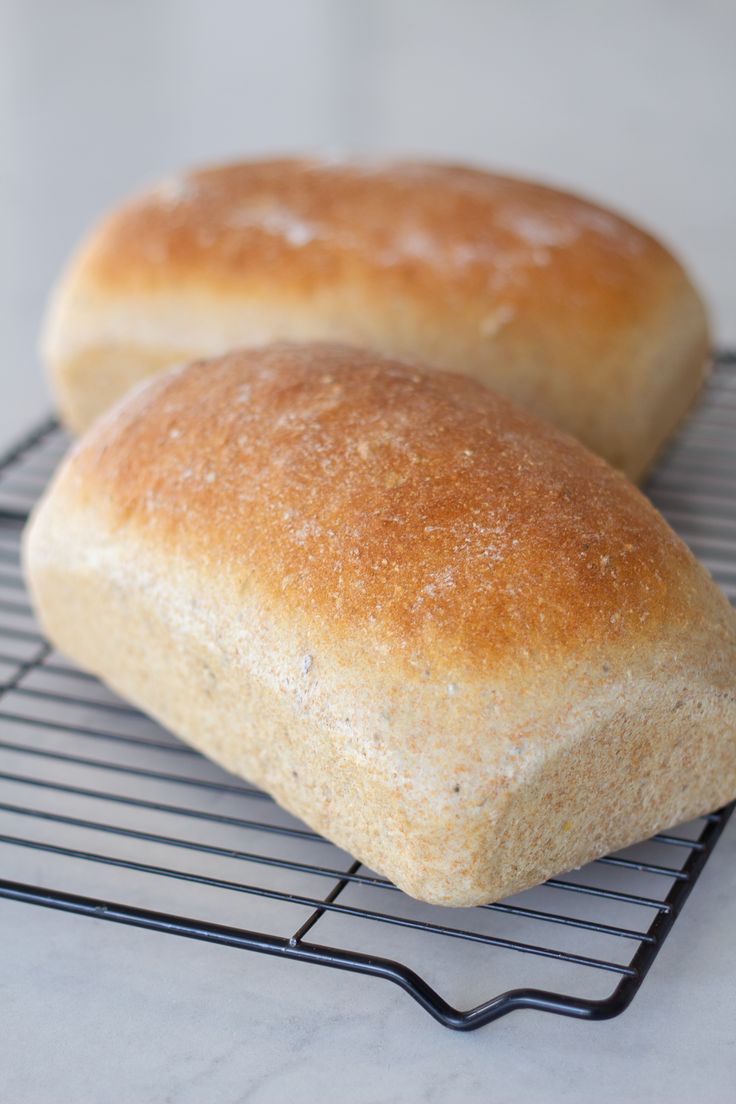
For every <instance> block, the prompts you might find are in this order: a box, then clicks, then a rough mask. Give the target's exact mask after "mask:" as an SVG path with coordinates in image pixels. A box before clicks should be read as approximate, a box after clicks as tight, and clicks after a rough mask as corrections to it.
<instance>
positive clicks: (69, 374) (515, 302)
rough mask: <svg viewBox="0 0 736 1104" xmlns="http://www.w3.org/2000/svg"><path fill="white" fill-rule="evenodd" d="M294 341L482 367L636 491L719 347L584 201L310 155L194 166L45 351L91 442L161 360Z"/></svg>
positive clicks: (644, 245) (658, 270) (55, 324)
mask: <svg viewBox="0 0 736 1104" xmlns="http://www.w3.org/2000/svg"><path fill="white" fill-rule="evenodd" d="M274 340H295V341H313V340H321V341H344V342H350V343H352V344H356V345H361V346H364V347H366V348H369V349H372V350H375V351H379V352H382V353H384V354H386V355H389V356H399V357H406V358H408V359H410V360H416V361H421V362H422V363H426V364H430V365H433V366H435V367H439V368H444V369H446V370H449V371H452V372H457V373H460V374H463V375H469V376H472V377H474V378H475V379H477V380H479V381H480V382H481V383H485V384H487V385H490V386H492V387H493V388H494V389H495V390H498V391H499V392H501V394H504V395H506V396H508V397H510V398H512V399H515V400H516V401H518V402H520V403H521V404H522V405H524V406H525V407H526V408H527V409H529V410H531V411H532V412H534V413H536V414H539V415H542V416H543V417H547V418H549V419H550V420H551V421H552V422H554V423H555V424H556V425H557V426H559V427H560V428H562V429H564V430H566V431H567V432H569V433H572V434H573V435H574V436H576V437H577V438H578V439H579V440H581V441H583V442H584V444H586V445H587V446H588V447H589V448H591V449H592V450H593V451H594V452H597V453H598V454H599V455H601V456H603V457H605V458H606V459H607V460H608V461H609V462H610V463H612V464H613V465H614V466H616V467H619V468H621V469H622V470H623V471H625V472H626V473H627V474H628V475H629V476H630V477H631V478H634V479H636V478H638V477H640V476H641V475H642V474H643V473H644V471H645V470H646V468H647V466H648V464H649V463H650V462H651V460H652V458H653V456H654V455H655V454H656V452H657V450H658V449H659V448H660V447H661V445H662V444H663V442H664V441H665V440H666V439H667V437H668V436H669V434H670V433H671V432H672V431H673V429H674V428H675V426H676V425H677V424H678V422H679V421H680V420H681V418H682V417H683V415H684V414H685V412H686V411H687V409H688V407H689V406H690V405H691V403H692V402H693V400H694V398H695V396H696V394H697V392H698V389H699V387H700V385H701V382H702V379H703V372H704V366H705V363H706V357H707V349H708V334H707V325H706V319H705V314H704V310H703V306H702V304H701V302H700V299H699V298H698V295H697V293H696V292H695V290H694V289H693V286H692V284H691V283H690V281H689V280H688V278H687V276H686V275H685V273H684V272H683V270H682V268H681V267H680V265H679V264H678V263H677V262H676V261H675V260H674V259H673V257H672V256H671V255H670V254H669V253H668V252H667V251H666V250H665V249H664V248H663V247H662V246H661V245H659V244H658V243H657V242H656V241H654V240H653V239H652V238H651V237H649V236H648V235H647V234H645V233H643V232H642V231H641V230H639V229H637V228H636V227H634V226H632V225H630V224H629V223H627V222H625V221H624V220H623V219H621V218H619V217H617V216H615V215H613V214H611V213H609V212H607V211H604V210H602V209H601V208H599V207H596V206H593V205H592V204H590V203H587V202H585V201H584V200H582V199H579V198H578V197H576V196H572V195H566V194H563V193H561V192H558V191H554V190H553V189H551V188H546V187H541V186H539V185H535V184H531V183H528V182H525V181H521V180H512V179H507V178H504V177H499V176H493V175H491V174H489V173H485V172H481V171H478V170H473V169H468V168H460V167H456V166H446V165H423V164H396V165H393V166H388V167H387V166H384V167H373V168H372V167H370V166H368V165H360V164H352V165H351V164H344V163H343V164H334V163H333V164H329V163H320V162H316V161H290V160H284V161H270V162H254V163H246V164H239V165H230V166H227V167H224V168H215V169H210V170H206V171H203V172H194V173H192V174H190V175H188V176H184V177H182V178H181V179H178V180H174V181H170V182H168V183H165V184H163V185H161V186H159V187H158V188H155V189H153V190H152V191H150V192H148V193H147V194H145V195H143V196H142V197H141V198H139V199H136V200H134V201H133V202H131V203H129V204H127V205H126V206H124V207H123V208H121V209H120V210H119V211H117V212H115V213H114V214H112V215H111V216H110V217H109V218H107V219H106V220H104V221H103V222H102V224H101V225H100V226H98V227H97V229H96V230H94V231H93V233H92V235H91V237H90V238H89V239H88V241H87V242H86V243H85V244H84V245H83V247H82V249H81V251H80V252H79V253H78V255H77V256H76V258H75V259H74V260H73V261H72V263H71V265H70V267H69V270H68V272H67V273H66V275H65V276H64V278H63V280H62V282H61V284H60V286H59V288H58V291H57V292H56V295H55V297H54V300H53V305H52V307H51V310H50V314H49V318H48V323H47V327H46V333H45V338H44V342H43V347H44V353H45V359H46V360H47V362H48V366H49V370H50V375H51V379H52V381H53V387H54V390H55V393H56V398H57V402H58V406H59V409H60V411H61V414H62V416H63V418H64V420H65V421H66V423H67V424H68V425H69V426H70V427H71V428H72V429H73V430H75V431H78V430H82V429H84V428H85V427H86V426H87V425H89V424H90V422H92V420H93V419H94V418H95V417H97V415H98V414H99V413H100V412H101V411H102V410H104V409H105V408H106V407H107V406H109V405H110V403H112V402H113V401H114V400H116V399H117V398H118V397H119V396H120V395H122V394H123V392H125V391H127V390H128V388H129V387H130V386H131V385H132V384H134V383H136V382H137V381H138V380H140V379H142V378H143V377H145V376H149V375H151V374H152V373H154V372H157V371H158V370H160V369H161V368H163V367H166V366H168V365H171V364H173V363H178V362H183V361H186V360H190V359H194V358H195V357H204V356H208V357H209V356H215V355H218V354H221V353H224V352H226V351H227V350H229V349H232V348H237V347H239V346H243V345H260V344H264V343H267V342H270V341H274Z"/></svg>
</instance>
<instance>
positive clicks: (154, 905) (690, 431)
mask: <svg viewBox="0 0 736 1104" xmlns="http://www.w3.org/2000/svg"><path fill="white" fill-rule="evenodd" d="M735 430H736V356H735V355H734V354H728V353H723V354H719V355H718V356H717V357H716V361H715V365H714V370H713V373H712V376H711V381H710V384H709V386H708V388H707V390H706V393H705V395H704V398H703V401H702V403H701V404H700V406H699V407H698V409H697V411H696V412H695V414H694V415H693V416H692V418H691V419H690V421H689V423H688V424H687V426H686V427H685V429H684V430H683V431H682V433H681V434H680V435H679V436H678V438H677V440H676V441H675V443H674V444H673V445H672V446H671V447H670V449H669V451H668V453H667V455H666V456H665V457H664V458H663V460H662V462H661V463H660V464H659V466H658V467H657V468H656V470H655V472H654V473H653V475H652V476H651V479H650V481H649V483H648V486H647V491H648V493H649V494H650V496H651V497H652V499H653V501H654V502H655V503H656V505H657V506H658V507H659V508H660V509H661V510H662V512H663V513H664V514H665V516H666V517H667V518H668V519H669V521H670V522H671V524H672V525H673V527H674V528H675V529H676V530H678V531H679V532H680V534H681V535H682V536H683V538H684V539H685V540H686V541H687V542H688V543H689V544H690V546H691V548H692V549H693V551H694V552H695V554H696V555H698V556H699V558H700V559H701V560H702V561H703V562H704V563H705V564H706V566H707V567H708V568H709V569H710V570H711V572H712V573H713V575H714V577H715V578H716V579H717V581H718V582H719V583H720V585H721V586H722V587H723V589H724V590H725V592H726V593H727V595H728V596H729V598H730V599H731V600H734V599H736V463H734V461H736V434H735V432H734V431H735ZM67 444H68V442H67V439H66V437H65V434H64V433H63V431H62V430H61V429H60V428H59V426H58V425H57V424H56V422H55V421H53V420H48V421H46V422H44V423H42V424H40V425H39V426H37V427H36V428H35V429H34V430H33V431H32V432H31V433H30V434H28V435H27V436H26V437H25V438H24V439H23V440H21V441H20V442H19V443H18V444H16V445H15V446H14V447H13V448H12V449H11V450H9V451H8V452H7V453H6V454H5V455H4V456H2V457H0V856H1V859H0V863H1V865H0V872H2V875H3V876H2V877H1V878H0V898H6V899H9V900H13V901H18V902H26V903H29V904H36V905H41V906H44V907H47V908H50V909H60V910H63V911H65V912H70V913H75V914H77V915H80V916H89V917H96V918H98V919H103V920H107V921H113V922H118V923H122V924H128V925H133V926H135V927H138V928H143V929H148V930H150V931H157V932H166V933H169V934H174V935H179V936H184V937H188V938H191V939H198V940H204V941H206V942H209V943H215V944H221V945H226V946H229V947H235V948H241V949H248V950H252V951H260V952H263V953H266V954H270V955H276V956H279V957H281V958H286V959H292V960H295V961H300V962H308V963H315V964H321V965H326V966H331V967H335V968H338V969H343V970H348V971H354V972H357V973H362V974H368V975H372V976H374V977H380V978H385V979H387V980H389V981H392V982H394V983H395V984H396V985H398V986H400V987H401V988H402V989H403V990H405V991H406V992H407V993H408V994H409V995H410V996H412V997H413V998H414V1000H416V1001H417V1002H418V1003H419V1004H420V1005H421V1006H422V1007H423V1008H425V1009H426V1011H427V1012H429V1013H430V1014H431V1015H432V1016H433V1017H434V1018H435V1019H436V1020H438V1021H439V1022H440V1023H441V1024H443V1025H444V1026H446V1027H449V1028H454V1029H456V1030H463V1031H467V1030H471V1029H474V1028H477V1027H480V1026H481V1025H483V1024H487V1023H490V1022H491V1021H492V1020H495V1019H497V1018H498V1017H500V1016H503V1015H505V1014H506V1013H508V1012H511V1011H514V1010H516V1009H521V1008H527V1009H537V1010H540V1011H545V1012H552V1013H557V1014H560V1015H563V1016H572V1017H576V1018H579V1019H588V1020H598V1019H605V1018H609V1017H612V1016H615V1015H618V1014H619V1013H620V1012H622V1011H623V1010H624V1009H625V1008H626V1007H627V1006H628V1005H629V1003H630V1002H631V1000H632V999H633V998H634V996H635V995H636V993H637V992H638V990H639V988H640V986H641V984H642V982H643V980H644V978H645V976H646V974H647V972H648V970H649V969H650V967H651V966H652V964H653V962H654V961H655V959H656V957H657V955H658V953H659V950H660V948H661V946H662V944H663V942H664V940H665V938H666V936H667V935H668V933H669V931H670V930H671V928H672V926H673V924H674V923H675V921H676V920H677V917H678V915H679V914H680V912H681V910H682V908H683V905H684V904H685V901H686V899H687V897H688V895H689V893H690V892H691V890H692V888H693V886H694V885H695V883H696V881H697V880H698V877H699V875H700V873H701V871H702V870H703V867H704V866H705V864H706V862H707V861H708V858H709V857H710V855H711V853H712V851H713V848H714V846H715V844H716V841H717V840H718V837H719V836H720V834H721V833H722V832H723V830H724V828H725V826H726V823H727V822H728V819H729V817H730V815H731V813H732V811H733V806H729V807H727V808H725V809H722V810H720V811H719V812H716V813H713V814H711V815H709V816H705V817H702V818H700V819H699V820H697V821H695V822H693V823H692V824H689V825H685V826H679V827H678V828H677V829H676V830H673V831H671V832H663V833H660V834H659V835H657V836H655V837H654V838H653V839H652V840H649V841H647V842H646V843H643V844H639V845H637V846H636V847H633V848H629V849H627V850H626V851H624V852H619V853H616V854H614V855H609V856H606V857H604V858H601V859H599V860H597V861H596V862H594V863H590V864H588V866H586V867H583V868H582V869H581V870H577V871H572V872H570V873H568V874H565V875H564V876H560V877H557V878H552V879H550V880H549V881H548V882H546V883H545V884H544V885H542V886H539V887H537V888H536V889H533V890H529V891H527V892H526V893H523V894H520V895H518V896H516V897H514V898H511V899H509V900H506V901H501V902H498V903H496V904H491V905H487V906H484V907H480V908H473V909H460V910H448V909H442V908H437V907H433V906H429V905H425V904H422V903H420V902H417V901H414V900H412V899H411V898H409V897H407V896H406V895H405V894H403V893H401V892H400V891H399V890H397V889H396V887H395V886H393V885H392V884H391V883H390V882H388V881H387V880H386V879H385V878H382V877H380V876H379V875H377V874H375V873H374V872H372V871H370V870H367V869H366V868H365V867H364V866H362V865H361V864H360V863H359V862H356V861H353V859H352V858H351V856H349V855H347V854H345V853H344V852H342V851H340V850H339V849H338V848H336V847H334V846H333V845H332V844H330V843H329V842H327V841H326V840H324V839H322V838H321V837H320V836H318V835H317V834H316V833H314V832H311V831H310V830H309V829H308V828H306V826H305V825H303V824H301V823H300V822H298V821H297V820H295V819H294V818H292V817H290V816H289V815H288V814H287V813H285V812H284V811H283V810H281V809H280V808H279V807H278V806H277V805H276V804H275V803H274V802H273V801H272V800H271V799H270V798H269V797H268V796H267V795H266V794H264V793H262V792H261V791H259V790H257V789H255V788H254V787H252V786H249V785H248V784H247V783H245V782H242V781H240V780H238V779H235V778H233V777H232V776H229V775H227V774H226V773H225V772H224V771H221V770H220V769H219V768H217V767H216V766H214V764H211V763H209V762H208V761H207V760H205V759H203V758H202V757H201V756H199V755H198V754H197V753H196V752H194V751H193V750H192V749H190V748H189V747H187V746H185V745H184V744H182V743H180V742H179V741H178V740H176V738H175V737H173V736H172V735H171V734H170V733H168V732H166V731H164V730H163V729H161V728H160V727H158V726H157V725H156V724H155V723H154V722H153V721H151V720H150V719H149V718H147V717H145V716H143V715H142V714H140V713H138V712H137V711H136V710H135V709H134V708H132V707H131V706H129V705H127V704H126V703H125V702H122V701H120V700H119V699H117V698H116V697H115V696H114V695H113V694H112V693H111V692H109V691H108V690H107V689H106V688H105V687H104V686H102V685H101V684H100V683H99V682H97V681H96V680H95V679H94V678H92V677H91V676H90V675H88V674H86V673H84V672H82V671H79V670H77V669H75V668H74V667H73V666H72V665H71V664H69V663H68V662H67V661H66V660H65V659H64V658H63V657H62V656H59V655H57V654H56V653H55V652H54V651H53V650H52V648H51V646H50V645H49V643H48V642H47V641H46V640H44V638H43V635H42V633H41V631H40V629H39V627H38V626H37V624H36V622H35V620H34V617H33V613H32V611H31V608H30V605H29V601H28V598H27V595H26V592H25V588H24V584H23V579H22V573H21V567H20V559H19V545H20V536H21V531H22V527H23V524H24V523H25V521H26V519H27V517H28V514H29V512H30V510H31V509H32V507H33V504H34V502H35V501H36V499H37V498H38V496H39V494H40V493H41V492H42V490H43V488H44V486H45V485H46V483H47V481H48V479H49V477H50V475H51V473H52V471H53V469H54V467H55V465H56V463H57V462H58V460H59V459H60V457H61V456H62V455H63V453H64V451H65V449H66V447H67ZM489 990H491V995H490V996H489Z"/></svg>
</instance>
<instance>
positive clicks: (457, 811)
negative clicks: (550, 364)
mask: <svg viewBox="0 0 736 1104" xmlns="http://www.w3.org/2000/svg"><path fill="white" fill-rule="evenodd" d="M25 565H26V572H27V576H28V580H29V583H30V587H31V591H32V595H33V599H34V603H35V606H36V609H37V611H38V613H39V616H40V618H41V622H42V624H43V626H44V628H45V630H46V632H47V633H48V635H49V637H50V639H51V640H52V641H53V643H54V644H55V645H56V646H57V647H58V648H59V649H60V650H61V651H62V652H64V653H66V654H67V655H68V656H70V657H71V658H72V659H73V660H74V661H75V662H77V663H78V664H80V665H81V666H82V667H83V668H85V669H87V670H89V671H92V672H94V673H95V674H96V675H99V676H100V677H101V678H102V679H104V680H105V682H107V683H108V684H109V685H110V686H111V687H113V689H115V690H116V691H118V692H119V693H120V694H122V695H123V696H124V697H126V698H128V699H129V700H130V701H132V702H134V703H136V704H137V705H138V706H140V707H141V708H142V709H144V710H145V711H146V712H148V713H150V714H152V715H153V716H154V717H156V718H158V719H159V720H160V721H161V722H162V723H163V724H164V725H166V726H168V727H169V728H170V729H172V730H173V731H174V732H176V733H178V734H179V735H180V736H181V737H182V738H183V739H185V740H187V741H189V742H190V743H192V744H193V745H194V746H195V747H197V748H199V749H200V750H201V751H203V752H204V753H205V754H207V755H209V756H211V757H212V758H213V759H214V760H216V761H217V762H218V763H221V764H222V765H223V766H225V767H227V768H228V769H229V770H231V771H234V772H235V773H236V774H241V775H243V776H245V777H246V778H248V779H249V780H250V781H251V782H253V783H256V784H258V785H260V786H262V787H263V788H264V789H265V790H267V791H268V792H269V793H271V794H272V795H273V796H274V797H275V798H276V800H277V801H278V802H279V803H280V804H282V805H283V806H284V807H285V808H287V809H289V810H290V811H291V812H293V813H295V814H296V815H297V816H300V817H302V818H303V819H304V820H305V821H306V822H307V823H308V824H310V825H311V826H312V827H313V828H315V829H316V830H317V831H319V832H321V833H323V834H324V835H325V836H327V837H328V838H329V839H331V840H334V841H335V842H336V843H337V844H339V845H340V846H341V847H343V848H345V849H347V850H348V851H350V852H351V853H353V854H354V855H356V856H357V857H358V858H360V859H362V860H363V861H364V862H365V863H367V864H368V865H369V866H370V867H373V868H374V869H376V870H379V871H381V872H383V873H384V874H386V875H388V876H389V877H390V878H392V879H393V880H394V881H395V882H396V883H397V885H399V886H400V887H401V888H402V889H404V890H406V891H407V892H408V893H410V894H412V895H414V896H416V897H419V898H422V899H425V900H427V901H432V902H436V903H440V904H445V905H472V904H476V903H478V902H485V901H491V900H494V899H497V898H500V897H503V896H505V895H507V894H509V893H513V892H514V891H516V890H521V889H523V888H524V887H526V886H530V885H532V884H534V883H537V882H539V881H540V880H541V879H544V878H546V877H548V876H550V875H553V874H555V873H557V872H559V871H560V870H563V869H568V868H571V867H576V866H578V865H580V864H581V863H584V862H586V861H587V860H589V859H592V858H594V857H596V856H599V855H602V854H604V853H605V852H607V851H610V850H612V849H614V848H619V847H622V846H624V845H626V844H630V843H632V842H633V841H635V840H640V839H642V838H644V837H647V836H649V835H650V834H651V833H653V832H656V831H657V830H658V829H661V828H664V827H666V826H669V825H671V824H674V823H675V822H678V821H683V820H685V819H687V818H690V817H692V816H694V815H696V814H700V813H705V812H707V811H709V810H712V809H713V808H715V807H717V806H719V805H721V804H723V803H724V802H726V801H728V800H729V799H731V798H733V797H735V796H736V741H735V739H734V732H736V632H735V624H734V622H735V617H734V613H733V611H732V610H731V607H730V606H729V605H728V603H727V601H726V599H725V598H724V597H723V595H722V594H721V592H720V591H719V590H718V588H717V587H716V586H715V584H714V583H713V582H712V580H711V579H710V577H709V575H708V574H707V572H706V571H705V570H704V569H703V568H702V567H701V566H700V565H699V564H698V563H697V562H696V561H695V559H694V558H693V556H692V555H691V554H690V552H689V551H688V549H687V548H686V547H685V545H684V544H683V543H682V542H681V541H680V539H679V538H678V537H677V536H675V534H674V533H673V532H672V531H671V530H670V529H669V527H668V526H667V524H666V523H665V522H664V520H663V519H662V518H661V516H660V515H659V514H658V513H657V511H656V510H655V509H654V508H653V507H652V506H651V505H650V503H649V502H648V501H647V500H646V499H645V498H644V497H643V495H641V494H640V492H639V491H638V490H637V489H636V488H635V487H634V486H633V485H632V484H631V483H629V482H628V481H627V480H626V479H625V478H624V477H623V476H622V475H621V474H620V473H618V472H615V471H614V470H613V469H612V468H611V467H609V466H608V465H607V464H606V463H605V462H604V461H603V460H600V459H598V458H596V457H594V456H593V455H592V454H590V453H589V452H588V451H587V450H586V449H585V448H583V446H582V445H580V444H579V443H578V442H577V441H575V440H573V439H572V438H570V437H568V436H566V435H564V434H562V433H560V432H559V431H558V430H556V429H554V428H553V427H552V426H550V425H549V424H548V423H545V422H542V421H538V420H537V419H536V418H535V417H533V416H532V415H530V414H528V413H527V412H525V411H523V410H522V409H521V408H518V407H516V406H514V405H513V404H511V403H509V402H508V401H507V400H505V399H502V398H500V397H498V396H496V395H494V394H493V393H492V392H491V391H489V390H487V389H486V388H484V387H482V386H481V385H479V384H478V383H477V382H475V381H474V380H470V379H465V378H461V377H458V376H454V375H450V374H448V373H445V372H437V371H432V370H428V369H420V368H417V367H413V366H411V365H409V364H407V363H403V362H398V361H390V360H387V359H384V358H382V357H380V356H379V355H377V354H369V353H366V352H359V351H356V350H351V349H348V348H345V347H339V346H331V345H313V346H309V345H304V346H298V345H280V346H278V345H277V346H273V347H270V348H262V349H256V350H250V351H245V352H235V353H232V354H230V355H228V356H225V357H223V358H221V359H219V360H213V361H210V362H201V363H195V364H193V365H191V366H189V367H186V368H183V369H174V370H173V371H172V372H170V373H166V374H163V375H160V376H158V377H157V378H156V379H155V380H152V381H150V382H149V383H148V384H146V385H144V386H142V387H141V388H139V389H137V390H136V391H135V393H134V394H133V395H131V396H129V397H128V398H127V399H125V400H123V402H122V403H121V404H120V405H118V406H117V407H115V408H114V409H113V410H112V411H110V412H109V413H108V414H107V415H106V416H104V417H103V418H102V419H101V420H100V421H99V422H98V423H97V424H96V426H95V427H93V429H92V430H91V431H90V432H89V434H88V435H87V436H86V437H85V438H83V439H82V441H81V442H80V443H79V444H78V445H77V446H76V447H75V448H74V449H73V451H72V453H71V455H70V456H69V458H68V460H67V461H66V462H65V463H64V465H63V466H62V468H61V470H60V472H59V474H58V475H57V477H56V479H55V480H54V482H53V484H52V486H51V488H50V490H49V492H48V493H47V495H46V497H45V498H44V500H43V501H42V503H41V504H40V506H39V508H38V509H37V511H36V513H35V516H34V518H33V520H32V522H31V525H30V530H29V532H28V534H27V538H26V541H25Z"/></svg>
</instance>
